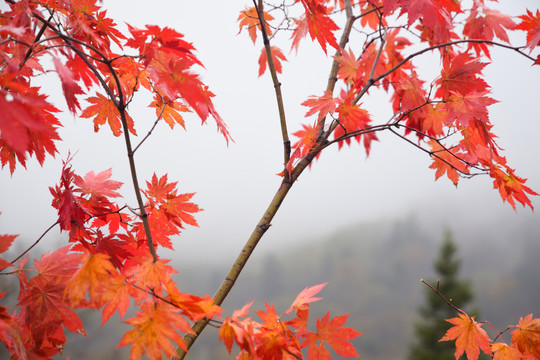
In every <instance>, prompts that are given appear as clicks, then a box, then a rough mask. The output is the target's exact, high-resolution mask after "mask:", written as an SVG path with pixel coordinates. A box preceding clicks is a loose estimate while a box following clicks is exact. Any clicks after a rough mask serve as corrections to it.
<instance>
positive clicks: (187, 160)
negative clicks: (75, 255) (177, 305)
mask: <svg viewBox="0 0 540 360" xmlns="http://www.w3.org/2000/svg"><path fill="white" fill-rule="evenodd" d="M502 2H503V3H506V4H508V5H505V6H502V8H503V10H506V11H508V12H509V13H511V14H514V15H517V14H520V13H523V12H524V9H525V7H527V6H528V8H529V9H532V8H534V7H535V6H536V7H537V6H538V3H537V1H535V0H530V1H506V2H505V1H502ZM150 4H151V6H149V2H148V1H134V0H131V1H119V0H117V1H104V6H105V7H106V8H109V9H110V10H109V12H108V14H109V15H110V16H112V17H113V18H114V19H116V20H117V22H119V23H121V22H122V21H126V22H128V23H130V24H132V25H135V26H142V25H143V24H158V25H161V26H170V27H173V28H175V29H176V30H177V31H179V32H181V33H183V34H184V35H185V39H186V40H187V41H190V42H193V44H194V45H195V47H196V48H197V50H198V51H197V56H198V57H199V59H200V60H201V61H202V62H203V64H204V65H205V67H206V69H205V70H201V71H202V78H203V80H204V82H205V83H206V84H208V85H209V86H210V89H211V90H212V91H213V92H214V93H215V94H216V95H217V96H216V98H215V105H216V109H217V110H218V112H219V113H220V114H221V116H222V117H223V119H224V120H225V121H226V123H227V124H228V126H229V128H230V132H231V134H232V137H233V138H234V140H235V142H234V143H232V144H230V145H229V146H228V147H227V145H226V142H225V141H224V139H223V138H222V137H221V136H220V135H219V134H218V133H217V132H216V127H215V124H214V123H213V122H212V120H211V119H210V120H209V121H208V124H207V125H206V126H202V127H201V126H200V120H198V119H197V118H196V117H195V116H194V115H188V116H186V123H187V131H184V130H183V129H181V128H178V129H175V130H174V131H171V130H170V129H169V128H168V126H166V125H165V124H163V123H162V124H160V125H159V126H158V127H157V129H156V131H154V134H153V135H152V137H151V138H150V139H149V140H148V141H147V142H146V144H145V145H144V146H143V147H142V148H141V149H140V150H139V151H138V152H137V156H136V161H137V166H138V170H139V176H140V179H141V180H143V179H144V180H147V179H149V178H150V177H151V175H152V173H154V172H156V173H157V174H158V175H162V174H165V173H168V174H169V179H171V180H175V181H178V182H179V187H180V191H181V192H196V193H197V195H196V196H195V198H194V201H195V202H196V203H197V204H199V205H200V206H201V207H202V208H204V209H205V211H204V212H202V213H199V214H198V215H197V216H196V217H197V220H198V221H199V224H200V228H187V229H186V231H184V233H183V234H182V236H181V238H179V239H177V241H176V245H175V246H176V249H177V250H178V253H177V254H176V255H174V257H175V258H176V259H180V260H183V261H189V262H193V261H200V260H201V259H206V260H216V259H220V258H224V259H225V261H228V262H231V263H232V261H233V258H234V257H235V256H236V254H237V253H238V252H239V251H240V249H241V247H242V245H243V243H244V242H245V241H246V239H247V238H248V236H249V234H250V233H251V231H252V230H253V228H254V226H255V225H256V223H257V221H258V219H259V218H260V216H261V215H262V213H263V211H264V210H265V209H266V207H267V205H268V203H269V201H270V200H271V198H272V196H273V194H274V192H275V191H276V189H277V188H278V186H279V183H280V181H281V179H280V178H279V177H278V176H276V175H275V174H276V173H278V172H280V171H281V170H282V159H283V156H282V144H281V133H280V128H279V123H278V116H277V111H276V107H275V98H274V93H273V86H272V83H271V79H270V77H269V75H268V73H267V74H265V75H263V76H262V77H260V78H257V70H258V65H257V59H258V57H259V54H260V51H261V46H262V44H261V43H257V45H256V46H253V44H252V43H251V40H250V39H249V38H248V36H247V34H240V35H237V32H238V24H237V22H236V19H237V17H238V12H239V11H240V10H242V9H243V7H244V4H251V2H249V1H246V2H240V1H236V2H230V1H189V2H188V1H157V0H154V1H152V2H151V3H150ZM503 5H504V4H503ZM520 39H522V38H520ZM523 41H524V40H523V39H522V40H520V42H519V43H520V44H522V43H523ZM277 45H278V46H279V45H280V44H279V43H277ZM281 47H282V49H283V50H285V51H288V49H289V47H288V46H287V45H282V46H281ZM286 54H287V56H288V58H289V62H287V63H285V64H284V73H283V74H282V75H281V76H280V80H281V83H282V90H283V92H284V96H285V107H286V110H287V116H288V122H289V129H290V132H291V133H292V132H294V131H296V130H298V129H299V128H300V124H301V123H302V122H304V121H305V120H304V117H303V116H304V113H305V111H306V109H305V108H303V107H302V106H300V105H299V104H300V103H301V102H302V101H304V100H305V99H306V98H307V97H308V96H309V95H320V94H322V92H323V89H324V88H325V87H326V81H327V74H328V72H329V70H328V68H329V66H328V65H329V61H328V60H327V59H325V58H324V54H323V52H322V50H321V49H320V47H319V46H318V45H317V44H314V45H312V44H311V41H310V40H309V39H307V40H305V41H304V42H303V43H302V44H301V47H300V52H299V54H298V56H295V55H294V54H288V53H287V52H286ZM493 60H494V63H493V64H491V65H489V66H488V67H487V68H486V70H485V74H486V78H487V81H488V83H489V84H490V85H491V86H492V87H493V97H494V98H496V99H497V100H500V101H501V102H500V103H498V104H496V105H493V106H491V107H490V111H491V112H490V116H491V121H492V123H493V124H494V125H495V127H494V128H493V132H494V133H495V134H497V135H498V136H499V144H500V145H501V146H502V147H503V148H505V149H506V150H505V155H506V156H507V159H508V162H509V164H510V166H512V167H514V168H516V169H517V174H518V175H519V176H522V177H525V178H528V179H529V180H528V182H527V185H528V186H529V187H531V188H532V189H533V190H536V191H537V192H540V166H539V165H538V164H539V161H538V158H539V155H540V141H539V140H538V137H539V134H540V115H539V113H538V102H539V101H540V98H539V95H540V66H536V67H531V66H530V62H528V61H526V60H525V59H524V58H522V57H520V56H519V55H517V54H516V53H513V52H511V51H501V50H493ZM418 64H420V63H418ZM422 64H423V66H425V67H426V69H427V70H428V71H429V70H430V69H428V68H431V71H436V67H434V65H437V63H435V64H433V63H432V59H430V58H429V57H426V58H425V59H423V63H422ZM52 78H53V79H54V81H56V79H55V78H54V76H53V77H52ZM47 86H51V85H50V82H48V85H47ZM51 89H54V88H53V87H52V88H51ZM59 91H61V90H59V88H58V87H57V92H59ZM141 100H142V101H143V102H144V101H146V100H144V99H142V98H141ZM53 101H55V102H57V103H58V104H59V106H61V107H62V108H65V104H64V102H63V97H62V96H55V97H53ZM144 105H145V104H144V103H141V104H138V103H137V100H135V103H134V104H133V105H132V106H131V108H130V111H131V116H132V117H133V118H134V119H135V123H136V124H138V132H139V135H144V134H145V133H146V132H147V131H148V129H149V128H150V127H151V125H152V124H153V122H154V119H155V115H154V113H153V112H148V111H147V110H146V109H145V108H144ZM365 106H366V107H367V108H368V109H369V110H370V111H371V113H372V115H373V117H374V119H375V121H379V122H383V121H386V120H387V119H388V118H389V116H390V114H391V113H390V110H391V108H390V105H389V104H388V102H386V101H384V99H382V98H381V97H379V96H373V97H371V98H368V99H367V100H366V103H365ZM64 124H65V128H64V129H62V131H61V136H62V138H63V139H64V140H65V143H64V144H62V145H61V146H60V147H59V149H60V154H59V155H58V156H57V158H56V159H52V158H49V159H47V161H46V162H45V166H44V167H43V168H41V167H40V166H39V165H37V164H36V163H35V162H34V161H31V162H30V164H29V166H28V171H24V169H23V168H18V169H17V170H16V172H15V174H14V175H13V176H10V175H9V171H8V169H7V168H5V169H3V170H2V172H1V174H0V211H1V212H2V215H1V216H0V232H1V233H14V234H21V240H24V241H25V242H27V243H28V244H29V243H31V242H33V241H34V240H35V239H36V238H37V237H38V236H39V234H41V233H42V232H43V230H45V229H46V228H47V227H48V226H49V225H50V224H52V223H54V222H55V221H56V219H57V215H56V214H55V211H54V209H52V207H50V203H51V199H52V197H51V196H50V194H49V191H48V187H49V186H53V185H55V184H56V183H57V182H58V179H59V177H60V170H61V160H62V159H65V158H66V157H67V152H68V150H70V151H71V152H72V153H74V152H76V156H75V159H74V161H73V168H74V170H75V171H76V172H77V173H78V174H79V175H84V174H85V173H86V172H88V171H90V170H93V171H95V172H100V171H103V170H105V169H108V168H111V167H112V169H113V178H114V179H115V180H119V181H123V182H124V183H125V185H124V186H123V188H122V190H123V191H122V193H123V194H124V195H125V197H126V199H127V200H126V201H128V202H129V203H130V204H131V205H134V204H135V201H134V197H133V195H132V192H133V191H132V185H131V183H130V178H129V171H128V163H127V157H126V156H125V149H124V143H123V138H122V137H120V138H115V137H114V136H112V134H111V133H110V130H108V129H107V128H105V127H104V128H103V129H102V130H101V131H100V132H99V133H97V134H95V133H94V132H93V125H92V122H91V121H90V120H88V119H79V118H73V116H71V115H67V116H65V120H64ZM379 138H380V140H381V141H380V142H377V143H374V144H373V146H372V153H371V155H370V157H369V158H366V156H365V152H364V151H363V149H362V147H360V146H357V145H354V146H352V147H351V148H344V149H342V150H341V151H339V152H338V151H337V148H336V149H329V150H328V151H327V152H326V153H324V154H323V155H322V156H321V158H320V159H319V160H318V161H316V162H315V163H314V165H313V166H312V169H311V170H309V171H306V172H305V173H304V174H303V175H302V176H301V178H300V180H299V181H298V182H297V183H296V184H295V185H294V187H293V189H292V191H291V193H290V194H289V196H288V197H287V199H286V200H285V202H284V204H283V206H282V209H281V210H280V212H279V213H278V215H277V216H276V218H275V219H274V222H273V226H272V227H271V229H270V230H269V231H268V233H267V235H266V236H265V237H264V238H263V240H262V242H261V244H260V249H259V250H258V251H264V250H267V249H276V248H277V247H280V248H282V249H283V251H286V249H287V246H290V245H291V244H294V243H297V242H301V241H305V240H309V239H310V238H312V237H314V236H316V235H319V234H327V233H331V232H332V231H333V230H334V229H336V228H337V227H339V226H343V225H347V224H351V223H354V222H358V221H367V220H373V219H379V218H381V217H388V218H393V217H401V216H406V215H407V214H410V213H416V214H417V215H418V216H419V217H420V218H422V219H424V218H425V219H426V221H430V222H440V223H441V225H451V224H452V223H454V222H456V221H466V222H468V223H469V224H470V225H471V226H479V225H478V224H481V226H485V225H486V224H488V223H489V221H488V220H489V219H490V218H493V219H500V218H501V216H502V217H504V219H505V221H508V223H509V224H512V223H518V222H519V221H522V220H523V219H527V218H538V211H539V210H540V199H539V198H538V197H533V199H532V202H533V205H534V206H535V207H536V208H537V213H536V214H535V213H533V212H531V210H530V209H523V208H521V207H519V208H518V210H517V212H514V211H513V210H512V208H511V206H510V205H508V204H503V203H502V201H501V198H500V196H499V194H498V192H497V191H496V190H493V186H492V181H491V179H490V178H489V177H487V176H485V177H475V178H473V179H470V180H466V179H463V180H461V182H460V184H459V186H458V188H457V189H456V188H455V187H454V186H453V185H452V183H451V182H450V181H449V180H448V179H446V178H443V179H441V180H439V181H437V182H435V181H434V171H433V170H431V169H429V168H428V166H429V165H430V163H431V160H430V159H429V157H428V156H427V155H426V154H425V153H422V152H420V151H419V150H418V149H416V148H414V147H412V146H411V145H410V144H407V143H405V142H404V141H403V140H400V139H398V138H396V137H395V136H392V135H391V134H379ZM135 142H137V141H135ZM142 182H143V183H144V181H142ZM539 220H540V219H539ZM539 224H540V221H539ZM539 234H540V227H539ZM56 239H58V231H54V232H53V233H52V234H51V236H48V237H47V238H46V239H44V241H43V244H42V246H43V247H44V248H52V247H56V246H57V243H56V242H55V241H56ZM23 246H24V245H23ZM227 258H228V259H229V260H227Z"/></svg>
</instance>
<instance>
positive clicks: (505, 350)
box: [491, 343, 522, 360]
mask: <svg viewBox="0 0 540 360" xmlns="http://www.w3.org/2000/svg"><path fill="white" fill-rule="evenodd" d="M491 350H492V351H493V353H494V356H493V360H521V359H522V355H521V353H520V352H519V351H518V350H517V349H516V348H515V347H514V346H508V345H507V344H505V343H495V344H491Z"/></svg>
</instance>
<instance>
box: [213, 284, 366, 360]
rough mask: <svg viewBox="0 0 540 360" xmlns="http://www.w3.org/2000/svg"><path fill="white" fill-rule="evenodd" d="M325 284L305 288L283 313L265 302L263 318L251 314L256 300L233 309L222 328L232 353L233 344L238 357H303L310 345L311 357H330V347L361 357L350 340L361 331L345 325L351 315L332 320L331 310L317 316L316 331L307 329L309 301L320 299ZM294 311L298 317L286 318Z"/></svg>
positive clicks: (348, 356) (341, 353) (220, 334)
mask: <svg viewBox="0 0 540 360" xmlns="http://www.w3.org/2000/svg"><path fill="white" fill-rule="evenodd" d="M325 285H326V283H325V284H320V285H315V286H312V287H308V288H306V289H304V290H303V291H302V292H300V294H298V296H297V297H296V299H295V300H294V301H293V303H292V305H291V306H290V307H289V308H288V309H287V310H286V311H285V312H284V313H283V314H281V315H279V316H278V315H277V313H276V310H275V308H274V306H273V305H269V304H266V311H263V310H259V311H256V314H257V315H258V316H259V318H260V319H261V321H260V322H259V321H256V320H253V319H251V318H250V317H248V316H247V315H248V314H249V311H250V307H251V305H252V304H253V302H251V303H248V304H246V305H245V306H244V307H243V308H241V309H239V310H236V311H234V312H233V314H232V316H231V317H227V318H226V319H225V320H224V322H223V324H222V325H221V328H220V330H219V339H220V340H223V342H224V343H225V346H226V347H227V350H228V351H229V353H231V351H232V347H233V344H235V343H236V345H238V347H239V348H240V353H239V354H238V356H237V359H246V360H247V359H261V360H264V359H301V358H302V349H304V348H307V354H308V357H309V359H330V358H331V357H330V352H329V351H328V349H327V348H326V347H325V344H326V346H329V347H330V348H332V349H333V350H334V351H335V352H336V353H337V354H339V355H341V356H343V357H347V358H350V357H358V354H357V352H356V350H355V349H354V347H353V345H352V344H351V343H350V340H352V339H354V338H356V337H357V336H359V335H362V334H361V333H359V332H357V331H356V330H354V329H353V328H350V327H343V325H344V324H345V322H346V320H347V317H348V315H341V316H336V317H334V318H332V319H330V313H329V312H328V313H326V315H324V316H323V317H322V318H319V319H317V322H316V330H315V331H310V330H308V327H307V325H308V321H309V304H310V303H312V302H315V301H318V300H320V299H321V298H319V297H315V295H317V294H318V293H319V292H320V291H321V289H322V288H323V287H324V286H325ZM293 310H294V313H295V315H296V316H295V317H293V318H292V319H286V315H290V314H291V313H292V312H293Z"/></svg>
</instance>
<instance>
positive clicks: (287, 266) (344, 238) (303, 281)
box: [0, 216, 540, 360]
mask: <svg viewBox="0 0 540 360" xmlns="http://www.w3.org/2000/svg"><path fill="white" fill-rule="evenodd" d="M533 219H534V218H533ZM425 223H426V222H424V223H423V224H425ZM460 223H462V222H457V224H460ZM420 224H421V221H420V220H419V219H418V218H415V217H414V216H411V217H408V218H403V219H401V220H397V221H396V220H393V221H389V220H381V221H378V222H372V223H361V224H356V225H353V226H349V227H347V228H343V229H340V230H338V231H335V232H332V233H329V234H327V235H325V236H322V237H321V238H313V239H308V240H309V241H304V242H300V244H299V245H292V246H291V247H289V248H287V249H283V250H282V251H272V252H270V253H257V252H255V254H254V256H253V258H252V259H251V261H250V262H248V264H247V266H246V268H245V270H244V273H243V274H242V275H241V276H240V278H239V280H238V282H237V284H236V286H235V287H234V288H233V290H232V291H231V293H230V296H229V298H228V299H227V300H226V302H225V303H224V304H223V307H224V309H225V314H224V315H227V314H230V313H231V311H232V310H234V309H238V308H240V307H241V306H243V305H244V304H245V303H247V302H249V301H252V300H256V302H255V304H254V305H253V306H252V310H257V309H260V308H262V307H263V306H264V300H266V301H268V302H269V303H273V304H274V305H275V307H276V310H277V312H278V313H281V312H283V311H284V310H286V309H287V308H288V307H289V306H290V304H291V302H292V301H293V300H294V298H295V297H296V295H297V294H298V293H299V292H300V291H301V290H303V289H304V288H305V287H307V286H312V285H316V284H320V283H323V282H328V283H329V284H328V285H327V286H326V287H325V288H324V289H323V291H322V292H321V293H320V296H322V297H323V298H324V300H322V301H319V302H317V303H314V304H313V305H312V309H313V312H314V313H315V314H317V316H320V315H323V314H324V313H326V312H327V311H328V310H330V312H331V315H333V316H334V315H339V314H344V313H350V316H349V321H348V323H347V324H348V326H353V327H354V328H356V329H357V330H358V331H360V332H362V333H364V335H363V336H360V337H358V338H357V339H355V341H354V344H355V345H356V347H357V349H358V352H359V354H360V357H361V359H364V360H382V359H384V360H391V359H403V358H404V357H405V356H406V354H407V350H408V345H409V343H410V342H411V341H412V340H413V334H414V333H413V324H414V321H415V320H416V319H417V309H418V307H419V306H420V304H421V303H422V301H423V294H424V291H426V287H425V285H423V284H421V283H420V279H421V278H423V279H426V280H432V281H434V280H436V279H434V277H433V270H432V262H433V259H434V257H435V256H436V255H437V252H438V247H439V244H440V242H441V241H442V238H443V233H444V230H445V229H444V228H441V227H440V226H431V227H432V228H430V227H429V226H426V225H420ZM449 229H450V230H451V231H452V232H453V234H454V240H455V241H456V243H458V246H459V248H458V249H459V250H458V255H459V256H460V257H461V259H462V270H463V271H462V277H467V278H471V279H472V281H473V290H474V293H475V296H476V300H475V304H474V305H475V307H477V308H478V309H479V310H480V313H481V319H488V320H490V321H491V322H492V323H493V324H494V325H495V326H496V327H498V328H499V329H504V328H505V327H506V326H507V325H510V324H515V323H517V321H518V319H519V316H524V315H527V314H528V313H531V312H532V313H535V314H540V277H539V276H538V275H539V274H540V262H539V261H538V260H537V258H538V257H539V256H540V241H539V240H540V224H539V223H538V222H536V221H525V222H523V223H520V224H519V228H506V227H505V226H504V222H502V221H499V222H494V223H492V224H490V226H480V225H478V226H476V227H474V228H467V227H461V228H456V229H453V228H451V227H450V228H449ZM518 230H519V232H518ZM516 234H518V235H516ZM291 243H292V242H291ZM230 265H231V264H230V263H226V264H225V263H223V264H217V263H204V262H202V263H200V264H198V265H197V266H193V265H190V266H188V267H186V266H185V265H182V264H180V265H177V266H176V267H177V268H178V269H179V270H180V271H181V273H180V274H179V275H178V277H177V279H176V280H177V281H178V282H179V283H180V286H181V289H182V291H185V292H192V293H195V294H200V295H202V294H204V293H208V294H210V295H211V294H212V293H213V292H214V291H215V290H216V289H217V287H218V286H219V284H220V283H221V281H222V280H223V278H224V275H225V274H226V272H227V271H228V270H229V267H230ZM6 286H7V285H2V288H3V290H4V291H5V290H8V289H7V288H6ZM4 300H5V299H4ZM4 300H3V303H4ZM80 315H81V317H82V318H83V321H84V322H85V325H86V329H87V333H88V338H84V337H82V336H80V335H71V336H72V338H73V340H72V341H71V342H69V343H68V347H67V348H66V351H65V352H64V358H66V357H67V356H70V358H72V359H127V357H128V352H129V349H128V348H120V349H115V346H116V345H117V344H118V342H119V340H120V338H121V336H122V334H123V333H124V332H125V331H127V330H128V327H126V325H123V324H121V323H120V321H119V318H118V316H117V315H115V316H114V317H113V319H112V320H111V321H110V322H109V323H107V324H105V325H104V326H103V327H102V328H100V327H99V324H100V317H99V314H98V313H97V312H92V311H88V310H87V311H84V312H81V313H80ZM251 316H253V317H255V318H256V317H257V316H256V315H255V314H254V313H252V314H251ZM1 357H2V352H1V351H0V358H1ZM189 358H190V359H192V360H207V359H208V360H211V359H223V358H225V359H226V358H231V359H232V358H234V357H229V356H228V354H227V352H226V350H225V347H224V346H223V344H219V345H218V344H217V329H215V328H211V327H209V328H207V329H206V331H205V332H204V333H203V335H202V337H201V339H199V341H198V342H197V343H196V344H195V346H194V347H193V348H192V350H191V354H190V357H189ZM336 358H338V357H336Z"/></svg>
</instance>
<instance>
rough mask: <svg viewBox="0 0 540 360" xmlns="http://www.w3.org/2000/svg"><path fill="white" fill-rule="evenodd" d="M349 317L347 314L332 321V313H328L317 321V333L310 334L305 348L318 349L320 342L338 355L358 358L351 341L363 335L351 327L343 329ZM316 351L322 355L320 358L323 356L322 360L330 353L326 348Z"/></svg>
mask: <svg viewBox="0 0 540 360" xmlns="http://www.w3.org/2000/svg"><path fill="white" fill-rule="evenodd" d="M348 316H349V314H345V315H340V316H336V317H334V318H332V319H330V312H327V313H326V315H324V316H323V317H322V318H320V319H317V332H316V333H309V334H308V338H307V339H306V341H305V342H304V344H303V346H310V348H311V347H312V346H316V347H318V346H317V343H316V341H317V340H319V341H321V342H324V343H327V344H328V345H329V346H330V347H332V349H333V350H334V351H335V352H336V353H337V354H338V355H341V356H344V357H355V356H356V357H358V353H357V352H356V349H355V348H354V346H353V345H352V344H351V343H350V342H349V340H352V339H354V338H355V337H357V336H360V335H362V333H359V332H358V331H356V330H354V329H353V328H350V327H342V326H343V325H344V324H345V322H346V321H347V317H348ZM309 351H314V350H308V352H309ZM315 351H316V353H320V355H318V356H322V357H321V358H322V359H326V357H325V356H326V355H325V354H326V353H328V350H326V349H324V347H323V348H318V349H316V350H315Z"/></svg>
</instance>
